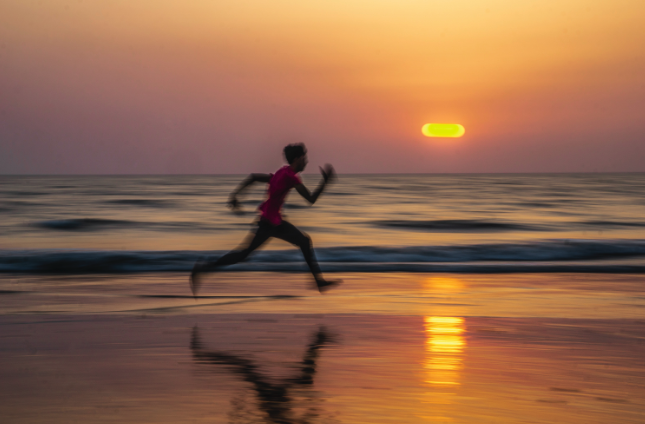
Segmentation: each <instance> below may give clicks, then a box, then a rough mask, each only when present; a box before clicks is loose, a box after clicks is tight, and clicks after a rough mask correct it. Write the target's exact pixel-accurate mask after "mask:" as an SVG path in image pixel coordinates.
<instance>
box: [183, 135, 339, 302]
mask: <svg viewBox="0 0 645 424" xmlns="http://www.w3.org/2000/svg"><path fill="white" fill-rule="evenodd" d="M284 157H285V159H286V160H287V163H289V165H286V166H283V167H282V168H280V169H279V170H278V171H276V173H275V174H251V175H249V176H248V177H247V178H246V179H245V180H244V181H242V183H241V184H240V185H239V186H238V187H237V188H236V189H235V190H234V191H233V192H232V193H231V196H230V198H229V200H228V206H229V207H230V208H231V209H232V210H233V211H234V212H241V209H240V203H239V201H238V200H237V195H238V194H240V193H241V192H242V191H243V190H244V189H245V188H246V187H248V186H250V185H251V184H253V183H255V182H262V183H267V184H268V185H269V187H268V190H267V199H266V200H265V201H264V203H262V204H261V205H260V208H259V212H260V217H259V220H258V222H257V228H256V229H255V233H254V234H253V235H252V236H250V237H249V239H250V242H248V244H247V245H246V247H243V248H242V249H239V250H233V251H231V252H229V253H227V254H226V255H224V256H222V257H220V258H219V259H217V260H214V261H211V260H206V261H198V262H197V263H196V264H195V266H194V268H193V271H192V273H191V274H190V288H191V290H192V292H193V296H195V297H196V296H197V293H198V291H199V288H200V286H201V279H200V277H201V274H202V273H204V272H210V271H216V270H217V269H218V268H220V267H222V266H225V265H232V264H236V263H238V262H241V261H243V260H244V259H246V257H247V256H249V254H250V253H251V252H253V251H254V250H255V249H257V248H258V247H260V246H261V245H262V244H263V243H264V242H265V241H267V240H268V239H270V238H271V237H276V238H279V239H282V240H284V241H288V242H289V243H291V244H293V245H296V246H298V247H299V248H300V250H301V251H302V254H303V255H304V257H305V261H306V262H307V265H309V269H310V270H311V273H312V274H313V276H314V279H315V281H316V286H317V287H318V291H319V292H320V293H323V292H325V291H327V290H329V289H330V288H332V287H334V286H336V285H338V284H340V283H341V281H339V280H325V279H324V278H323V276H322V272H321V271H320V267H319V266H318V262H317V261H316V257H315V256H314V251H313V247H312V245H311V238H310V237H309V236H308V235H307V234H305V233H303V232H301V231H300V230H299V229H297V228H296V227H295V226H294V225H292V224H291V223H290V222H287V221H286V220H284V219H282V216H281V214H280V210H281V209H282V205H283V204H284V201H285V198H286V196H287V194H288V193H289V190H291V189H292V188H295V189H296V191H297V192H298V193H299V194H300V195H301V196H302V197H304V198H305V199H306V200H307V201H308V202H309V203H311V204H312V205H313V204H314V203H316V200H318V197H320V194H321V193H322V192H323V190H324V189H325V187H326V186H327V184H328V183H329V182H331V181H332V180H333V179H334V178H335V172H334V168H333V167H332V166H331V165H325V168H324V169H323V168H320V172H321V173H322V177H323V180H322V182H321V183H320V185H319V186H318V188H317V189H316V190H315V191H314V192H313V193H310V192H309V190H308V189H307V187H305V185H304V184H303V183H302V181H301V180H300V177H299V176H298V173H300V172H302V171H303V170H304V169H305V167H306V166H307V163H308V160H307V150H306V149H305V145H304V144H302V143H299V144H290V145H288V146H287V147H285V148H284Z"/></svg>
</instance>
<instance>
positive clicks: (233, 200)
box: [228, 174, 271, 212]
mask: <svg viewBox="0 0 645 424" xmlns="http://www.w3.org/2000/svg"><path fill="white" fill-rule="evenodd" d="M269 180H271V175H270V174H251V175H249V176H248V177H246V178H245V179H244V181H242V182H241V183H240V185H239V186H237V188H236V189H235V190H233V192H232V193H231V195H230V196H229V198H228V206H229V207H230V208H231V209H233V211H237V212H241V209H240V202H239V201H238V200H237V195H238V194H240V193H241V192H242V191H244V189H245V188H247V187H248V186H250V185H251V184H253V183H255V182H258V183H268V182H269Z"/></svg>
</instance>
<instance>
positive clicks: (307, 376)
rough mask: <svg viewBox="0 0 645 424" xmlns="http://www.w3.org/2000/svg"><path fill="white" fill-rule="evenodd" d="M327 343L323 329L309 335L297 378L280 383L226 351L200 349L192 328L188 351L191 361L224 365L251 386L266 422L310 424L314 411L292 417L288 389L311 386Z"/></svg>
mask: <svg viewBox="0 0 645 424" xmlns="http://www.w3.org/2000/svg"><path fill="white" fill-rule="evenodd" d="M331 342H333V338H332V337H331V336H330V335H329V334H328V332H327V331H326V330H325V328H324V327H320V328H319V329H318V331H316V332H315V333H314V334H313V338H312V341H311V343H310V344H309V346H308V347H307V350H306V351H305V354H304V356H303V358H302V361H301V362H300V366H299V367H298V373H297V375H295V376H294V377H291V378H287V379H284V380H282V383H274V382H271V380H270V379H269V378H267V377H266V376H264V375H263V374H262V373H261V372H260V371H259V367H258V365H257V364H256V363H255V362H254V361H253V360H251V359H248V358H244V357H242V356H239V355H236V354H234V353H230V352H223V351H209V350H206V349H204V347H203V344H202V341H201V337H200V336H199V329H198V328H197V327H194V328H193V333H192V337H191V342H190V349H191V350H192V352H193V359H194V360H195V362H198V363H207V364H222V365H227V366H229V367H230V370H231V371H232V372H233V373H234V374H237V375H239V376H240V377H242V378H243V379H244V381H247V382H249V383H251V384H252V385H253V389H254V390H255V394H256V396H257V399H258V407H259V409H261V410H262V411H263V412H264V413H266V414H267V417H268V419H269V420H268V422H270V423H275V424H295V423H301V424H302V423H308V422H310V419H315V418H316V411H315V410H310V411H307V413H305V414H304V416H303V417H302V418H300V419H297V418H296V417H294V413H293V409H294V405H293V403H294V398H293V396H291V395H290V393H289V392H290V391H291V389H297V388H305V387H310V386H312V385H313V383H314V376H315V375H316V361H317V359H318V355H319V350H320V349H321V348H322V347H323V346H325V345H326V344H329V343H331Z"/></svg>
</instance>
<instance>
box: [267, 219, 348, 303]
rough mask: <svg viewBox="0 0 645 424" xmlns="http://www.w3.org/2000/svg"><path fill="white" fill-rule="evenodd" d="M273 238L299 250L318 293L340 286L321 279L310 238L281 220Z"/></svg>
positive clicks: (335, 282) (336, 282)
mask: <svg viewBox="0 0 645 424" xmlns="http://www.w3.org/2000/svg"><path fill="white" fill-rule="evenodd" d="M273 237H276V238H279V239H281V240H284V241H287V242H289V243H291V244H294V245H296V246H298V247H299V248H300V250H301V251H302V254H303V256H304V257H305V261H306V262H307V265H309V270H310V271H311V273H312V274H313V276H314V279H315V280H316V284H317V285H318V290H319V291H321V292H323V291H326V290H328V289H330V288H331V287H332V286H335V285H338V284H340V281H327V280H325V279H324V278H323V276H322V271H321V270H320V266H319V265H318V261H317V260H316V255H314V249H313V246H312V244H311V237H309V236H308V235H307V234H305V233H303V232H302V231H300V230H299V229H298V228H296V227H295V226H294V225H293V224H291V223H290V222H288V221H285V220H282V223H281V224H280V225H278V226H277V227H275V232H274V233H273Z"/></svg>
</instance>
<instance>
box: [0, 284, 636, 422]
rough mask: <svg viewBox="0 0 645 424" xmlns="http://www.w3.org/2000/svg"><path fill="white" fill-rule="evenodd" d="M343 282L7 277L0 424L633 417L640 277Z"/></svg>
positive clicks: (0, 335) (1, 288)
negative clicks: (191, 289)
mask: <svg viewBox="0 0 645 424" xmlns="http://www.w3.org/2000/svg"><path fill="white" fill-rule="evenodd" d="M342 277H343V278H344V280H345V283H344V286H343V287H341V288H339V289H338V290H337V291H334V292H330V293H329V294H328V295H325V296H319V295H317V294H315V293H314V292H312V291H310V290H308V289H307V286H306V283H305V282H304V279H303V275H302V274H251V273H230V274H221V275H220V276H219V277H218V279H217V280H214V279H213V280H212V281H210V282H208V283H207V285H206V286H205V287H204V291H203V297H200V298H199V299H197V300H195V299H192V297H190V296H188V293H186V290H187V287H186V285H185V276H180V275H171V276H168V275H134V276H133V275H128V276H116V277H115V276H109V277H87V276H64V277H43V276H39V277H37V276H14V277H3V279H2V281H1V282H0V293H2V294H1V295H0V299H2V302H1V305H0V308H1V309H0V313H1V314H2V315H0V340H1V344H0V346H1V347H0V352H1V356H2V365H0V382H1V383H0V399H1V401H0V416H2V417H3V420H2V421H3V422H9V423H41V422H42V423H45V422H46V423H58V422H60V423H70V422H85V423H87V422H100V423H103V422H119V423H121V422H126V423H128V422H131V423H141V422H151V423H152V422H155V423H164V422H167V423H171V422H172V423H177V422H209V423H253V422H256V423H401V422H406V423H408V422H409V423H417V422H418V423H426V422H437V423H444V422H454V423H500V422H501V423H518V422H531V423H554V422H557V423H580V422H584V423H614V422H620V423H641V422H643V418H642V417H643V416H645V359H644V358H645V326H644V325H643V324H645V307H644V306H645V296H644V295H643V291H644V290H645V289H643V287H645V285H643V282H644V278H643V277H642V276H630V275H622V276H620V275H619V276H616V275H535V274H533V275H501V276H500V275H484V276H482V275H470V276H464V275H461V276H458V275H420V274H412V275H410V274H347V275H343V276H342ZM236 290H237V291H236Z"/></svg>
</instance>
